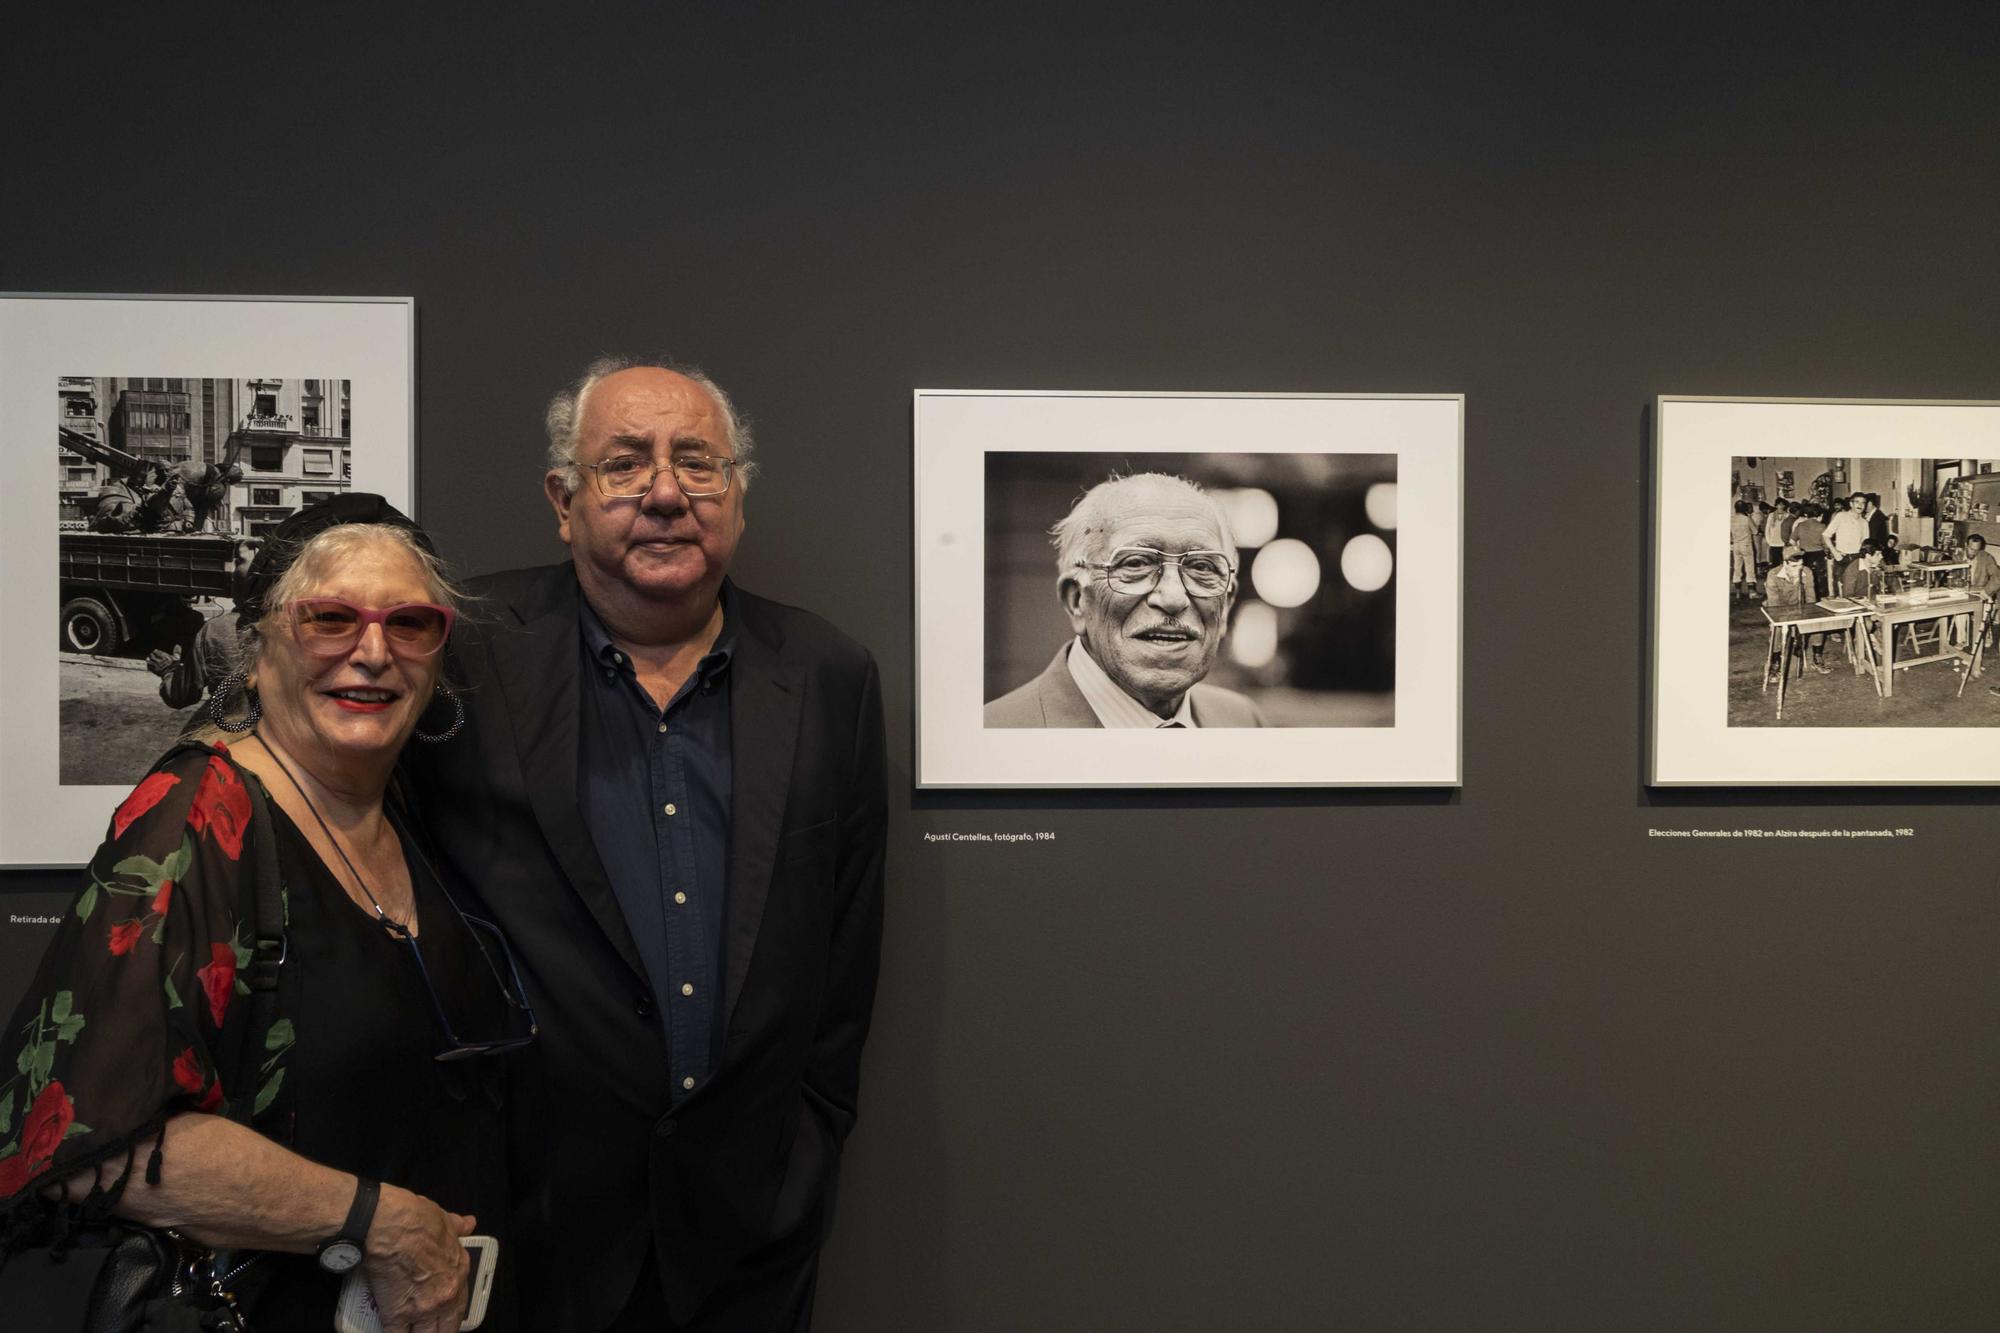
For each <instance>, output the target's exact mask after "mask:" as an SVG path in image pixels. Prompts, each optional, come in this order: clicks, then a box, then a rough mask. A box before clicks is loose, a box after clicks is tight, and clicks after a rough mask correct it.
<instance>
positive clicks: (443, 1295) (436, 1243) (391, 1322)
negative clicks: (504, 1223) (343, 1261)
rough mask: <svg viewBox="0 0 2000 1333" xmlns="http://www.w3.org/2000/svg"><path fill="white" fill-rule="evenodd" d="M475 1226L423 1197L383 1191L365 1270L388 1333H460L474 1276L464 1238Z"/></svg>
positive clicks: (371, 1229) (391, 1187) (385, 1188)
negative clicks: (467, 1284)
mask: <svg viewBox="0 0 2000 1333" xmlns="http://www.w3.org/2000/svg"><path fill="white" fill-rule="evenodd" d="M475 1225H476V1221H475V1219H473V1218H470V1217H461V1216H459V1215H458V1214H457V1213H448V1212H446V1211H445V1210H444V1209H442V1208H440V1207H438V1206H437V1205H436V1204H434V1203H432V1202H431V1201H430V1200H429V1199H426V1198H424V1197H423V1196H422V1195H420V1194H412V1193H411V1192H410V1191H408V1190H406V1189H401V1188H398V1187H397V1186H395V1185H384V1186H382V1197H381V1199H380V1201H379V1202H378V1203H377V1204H376V1205H375V1220H374V1221H373V1222H372V1223H370V1224H369V1227H368V1240H367V1244H366V1245H365V1246H364V1247H363V1248H364V1251H365V1252H366V1254H367V1256H368V1257H367V1258H366V1259H364V1260H362V1262H361V1266H362V1269H363V1271H365V1272H366V1273H367V1274H368V1287H369V1290H371V1291H372V1292H374V1294H375V1308H376V1310H377V1311H378V1312H380V1314H381V1317H382V1329H383V1333H457V1329H458V1322H459V1319H460V1318H461V1317H462V1316H463V1315H464V1314H465V1303H466V1297H467V1295H468V1290H467V1286H466V1281H467V1278H468V1275H469V1274H470V1273H471V1270H472V1264H471V1260H470V1259H469V1258H468V1257H467V1256H466V1253H465V1247H464V1246H462V1245H460V1244H459V1243H458V1238H459V1237H460V1236H470V1235H471V1234H472V1228H473V1227H474V1226H475Z"/></svg>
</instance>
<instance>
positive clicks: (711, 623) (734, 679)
mask: <svg viewBox="0 0 2000 1333" xmlns="http://www.w3.org/2000/svg"><path fill="white" fill-rule="evenodd" d="M548 429H549V471H548V473H547V476H546V478H545V480H544V488H545V491H546V493H547V496H548V500H549V503H550V505H551V506H552V507H553V509H554V512H555V518H556V525H557V531H558V533H559V535H560V536H561V538H562V540H563V541H564V542H566V543H567V544H568V545H569V548H570V559H569V560H568V561H566V562H564V563H561V564H557V565H551V566H545V567H542V568H538V569H524V570H516V571H513V572H510V573H506V574H499V575H495V576H493V577H491V578H489V579H486V580H483V581H481V582H480V583H479V584H478V585H476V586H477V591H478V592H479V593H480V595H481V597H482V600H483V602H484V603H485V605H486V607H487V608H488V614H486V615H485V616H483V617H482V618H483V619H485V620H487V621H488V622H490V628H488V629H486V630H484V631H481V630H479V629H478V627H476V626H475V627H472V629H471V630H470V632H468V633H466V634H465V635H464V636H462V637H461V638H460V639H459V640H458V641H457V642H455V644H454V651H455V654H456V657H457V660H458V661H459V662H460V663H462V667H463V670H464V673H465V675H466V676H468V677H469V678H470V679H469V681H468V682H467V683H468V684H469V686H470V688H469V689H466V690H464V691H463V692H462V694H461V698H462V699H463V701H464V704H465V707H466V709H467V713H468V718H469V725H468V726H467V727H466V728H465V734H464V735H462V736H460V737H458V738H457V739H455V740H452V741H450V742H448V743H444V744H440V745H437V746H435V747H426V748H427V750H428V753H426V754H424V755H421V756H416V757H415V759H414V760H413V767H414V769H415V777H416V779H417V783H416V785H417V787H418V792H419V796H420V799H421V800H422V802H423V813H424V814H425V816H426V817H427V819H428V820H429V823H430V826H431V828H432V829H433V831H434V832H435V835H436V837H437V840H438V842H439V843H440V845H441V847H442V849H443V851H444V853H445V855H446V857H447V858H448V859H449V861H450V862H451V864H452V865H453V866H454V867H455V868H456V869H457V871H458V873H459V875H460V877H461V878H462V881H463V882H464V883H465V884H467V885H469V886H471V887H473V888H475V889H477V890H478V891H479V892H480V893H481V894H483V896H484V898H485V900H486V903H487V905H488V907H489V908H490V910H491V911H493V912H494V913H495V915H497V917H498V918H499V922H500V925H501V927H502V928H503V929H504V930H505V931H506V933H507V935H508V937H509V939H510V940H511V941H512V942H513V946H514V949H515V950H516V952H517V954H518V956H519V960H520V965H521V972H522V975H523V978H524V980H525V981H526V983H527V987H528V993H529V997H530V999H531V1000H532V1002H533V1004H534V1006H535V1010H536V1013H537V1016H538V1019H539V1023H540V1041H539V1043H538V1045H537V1048H536V1050H535V1051H534V1052H532V1053H531V1055H530V1059H529V1063H527V1064H526V1065H525V1066H521V1067H517V1074H518V1077H517V1078H516V1079H515V1080H514V1083H515V1089H514V1092H513V1096H514V1098H515V1110H516V1113H517V1114H516V1117H515V1120H516V1131H515V1152H514V1154H513V1162H512V1171H513V1176H514V1180H513V1185H514V1194H515V1198H516V1218H515V1221H516V1225H517V1228H518V1229H519V1231H520V1232H521V1234H522V1241H521V1243H520V1244H519V1245H518V1246H517V1247H515V1249H514V1252H513V1262H514V1264H515V1268H514V1272H513V1275H514V1278H515V1280H516V1281H518V1282H519V1283H520V1284H521V1292H522V1309H523V1321H522V1322H523V1327H524V1328H533V1329H550V1330H556V1329H561V1330H565V1333H570V1331H574V1333H601V1331H602V1330H618V1331H619V1333H623V1331H624V1330H637V1329H645V1330H649V1331H651V1330H662V1329H665V1330H676V1331H684V1333H740V1331H752V1333H755V1331H761V1330H775V1329H784V1330H794V1329H805V1328H807V1327H808V1326H809V1324H810V1320H811V1310H812V1298H813V1284H814V1279H815V1275H816V1271H817V1263H818V1253H819V1246H820V1242H821V1240H822V1239H823V1238H824V1236H825V1234H826V1232H827V1229H828V1227H829V1225H830V1223H831V1219H832V1214H833V1205H834V1183H835V1177H836V1173H837V1169H838V1166H839V1160H840V1150H841V1144H842V1142H843V1140H844V1139H845V1138H846V1136H847V1133H848V1131H849V1130H850V1129H851V1128H852V1127H853V1125H854V1118H855V1103H856V1094H857V1091H858V1084H859V1067H860V1059H861V1047H862V1042H863V1039H864V1038H865V1037H866V1035H867V1032H868V1022H869V1011H870V1008H871V1005H872V1003H873V1000H874V993H875V973H876V962H877V958H878V955H879V949H880V937H881V910H882V855H883V838H884V827H883V826H884V818H885V809H886V804H887V795H886V790H885V788H886V776H885V774H886V766H885V758H884V742H883V734H882V700H881V692H880V683H879V679H878V677H877V674H876V668H875V663H874V661H873V659H871V658H870V657H869V655H868V653H867V652H866V651H865V650H864V649H862V648H861V647H860V646H859V645H858V644H856V643H854V642H853V641H851V640H850V639H848V638H846V637H845V636H844V635H842V634H841V633H840V632H839V631H837V630H835V629H834V628H833V627H832V626H830V625H828V624H827V623H826V622H825V621H823V620H820V619H819V618H818V617H816V616H813V615H810V614H808V613H806V612H804V611H799V610H795V609H793V608H791V607H787V606H781V605H779V604H777V603H775V602H769V601H765V600H764V599H763V598H761V597H754V596H752V595H751V594H749V593H747V592H744V591H742V590H741V589H738V588H736V587H735V586H734V585H733V584H731V583H730V582H729V581H728V579H727V577H726V576H727V574H728V570H729V566H730V561H731V559H732V558H733V557H734V555H735V552H736V546H737V541H738V538H739V537H740V536H741V535H742V532H743V529H744V491H745V489H746V486H747V483H748V481H749V474H750V470H751V464H750V457H749V455H750V445H751V441H750V439H749V436H748V434H747V433H746V432H745V430H744V428H743V426H742V424H741V423H740V422H739V421H738V419H737V417H736V413H735V411H734V409H733V407H732V406H731V404H730V402H729V399H728V397H727V396H726V395H725V394H724V393H723V392H722V390H721V389H720V388H718V387H717V386H716V385H715V384H714V382H713V381H711V380H709V379H708V378H707V377H706V376H704V375H702V374H700V373H699V372H696V371H692V370H678V369H674V368H670V367H667V366H664V365H659V364H633V363H630V362H626V361H623V360H606V361H600V362H599V363H597V364H595V365H593V366H592V367H591V368H590V370H589V371H588V372H587V373H586V374H585V375H584V377H583V378H582V379H581V380H579V381H578V382H577V384H576V385H575V387H574V388H573V389H571V390H568V391H565V392H563V393H559V394H557V395H556V397H555V398H554V400H553V401H552V402H551V404H550V408H549V413H548ZM507 1261H508V1260H507V1256H504V1255H503V1256H502V1259H501V1262H502V1264H503V1265H505V1264H506V1263H507Z"/></svg>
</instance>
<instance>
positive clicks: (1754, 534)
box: [1750, 500, 1782, 578]
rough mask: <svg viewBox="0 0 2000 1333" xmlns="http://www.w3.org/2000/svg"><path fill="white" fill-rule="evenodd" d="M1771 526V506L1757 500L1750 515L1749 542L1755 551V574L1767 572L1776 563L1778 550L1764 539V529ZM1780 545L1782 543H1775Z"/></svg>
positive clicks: (1761, 575) (1760, 575)
mask: <svg viewBox="0 0 2000 1333" xmlns="http://www.w3.org/2000/svg"><path fill="white" fill-rule="evenodd" d="M1770 526H1771V506H1770V504H1769V502H1768V501H1764V500H1759V501H1758V502H1757V507H1756V509H1755V510H1754V511H1753V512H1752V513H1751V515H1750V543H1751V545H1752V547H1753V548H1755V550H1756V552H1757V576H1758V577H1759V578H1762V577H1763V576H1764V575H1765V574H1767V573H1769V572H1770V570H1771V566H1772V565H1775V564H1777V563H1778V552H1777V551H1776V550H1773V549H1771V544H1767V543H1766V541H1765V534H1766V530H1767V529H1768V528H1769V527H1770ZM1777 544H1778V545H1782V543H1777Z"/></svg>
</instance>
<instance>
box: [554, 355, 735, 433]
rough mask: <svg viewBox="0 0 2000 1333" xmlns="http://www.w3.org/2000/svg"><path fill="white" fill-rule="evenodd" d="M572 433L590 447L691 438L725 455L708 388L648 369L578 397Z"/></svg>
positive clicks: (619, 375) (611, 378)
mask: <svg viewBox="0 0 2000 1333" xmlns="http://www.w3.org/2000/svg"><path fill="white" fill-rule="evenodd" d="M578 433H579V434H580V436H581V437H582V439H583V441H584V442H585V443H586V444H587V445H590V446H592V447H595V448H602V447H605V446H606V445H607V444H610V443H623V444H628V445H629V444H638V443H667V444H671V443H672V442H673V441H674V440H675V439H678V438H684V437H691V438H696V439H699V440H701V441H702V442H704V443H706V444H707V445H709V446H711V447H712V448H714V449H715V450H716V451H717V452H726V446H727V444H728V427H727V426H726V425H725V423H724V422H723V419H722V412H721V409H720V408H718V407H717V406H716V402H715V399H714V398H713V397H712V396H710V394H709V392H708V390H706V389H704V388H702V387H701V385H699V384H696V383H695V382H694V381H693V380H691V379H688V378H687V377H686V376H683V375H676V374H675V373H674V372H673V371H671V370H659V369H655V368H653V367H650V366H646V367H636V368H634V369H631V370H621V371H618V372H616V373H615V374H611V375H606V376H605V377H604V378H603V379H601V380H599V381H598V382H597V383H596V384H594V385H592V386H591V388H590V391H589V392H588V393H587V394H585V395H584V399H583V419H582V421H581V423H580V425H579V430H578Z"/></svg>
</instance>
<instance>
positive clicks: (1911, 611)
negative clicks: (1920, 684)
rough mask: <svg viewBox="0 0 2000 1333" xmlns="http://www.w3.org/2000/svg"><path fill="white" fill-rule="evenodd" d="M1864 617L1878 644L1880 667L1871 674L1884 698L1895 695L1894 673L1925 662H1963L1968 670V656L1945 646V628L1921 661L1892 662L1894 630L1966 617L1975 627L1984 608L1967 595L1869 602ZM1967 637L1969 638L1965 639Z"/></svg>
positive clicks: (1966, 651)
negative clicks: (1935, 648) (1872, 622)
mask: <svg viewBox="0 0 2000 1333" xmlns="http://www.w3.org/2000/svg"><path fill="white" fill-rule="evenodd" d="M1867 606H1868V614H1869V615H1870V616H1872V617H1874V620H1875V624H1876V627H1877V629H1878V630H1879V632H1880V633H1881V635H1882V641H1881V643H1880V644H1879V645H1877V649H1878V650H1877V653H1876V661H1877V662H1879V663H1880V664H1881V665H1880V667H1879V669H1878V670H1877V671H1876V673H1875V680H1876V683H1877V684H1879V685H1880V686H1881V687H1882V693H1883V695H1884V696H1885V697H1893V696H1894V695H1895V693H1896V673H1897V672H1898V671H1901V670H1904V669H1905V668H1907V667H1913V666H1922V665H1923V664H1924V663H1926V662H1952V661H1957V662H1963V663H1965V669H1966V670H1968V671H1970V670H1971V669H1972V653H1971V651H1970V650H1969V649H1966V648H1952V647H1949V646H1948V645H1949V644H1950V642H1951V636H1950V634H1949V633H1948V630H1947V627H1946V626H1944V625H1939V626H1938V632H1937V634H1938V638H1937V641H1938V651H1937V652H1934V653H1930V654H1927V655H1926V656H1923V657H1906V658H1904V659H1903V660H1902V661H1900V662H1898V661H1897V660H1896V630H1897V628H1898V627H1899V626H1902V625H1916V624H1922V623H1923V622H1925V621H1930V620H1949V619H1950V618H1951V617H1953V616H1970V617H1972V620H1971V623H1972V624H1973V625H1975V626H1976V625H1978V624H1979V616H1980V613H1981V612H1982V611H1984V610H1985V607H1986V604H1985V602H1984V601H1982V600H1981V599H1980V598H1977V597H1974V596H1972V595H1970V594H1968V593H1954V594H1949V595H1946V596H1942V597H1933V598H1931V599H1930V600H1929V601H1927V602H1906V601H1902V600H1900V599H1899V600H1898V601H1897V603H1896V604H1895V605H1894V606H1890V605H1886V604H1885V603H1883V602H1881V601H1880V600H1877V599H1874V598H1871V599H1869V601H1868V603H1867ZM1968 637H1969V636H1968Z"/></svg>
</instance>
